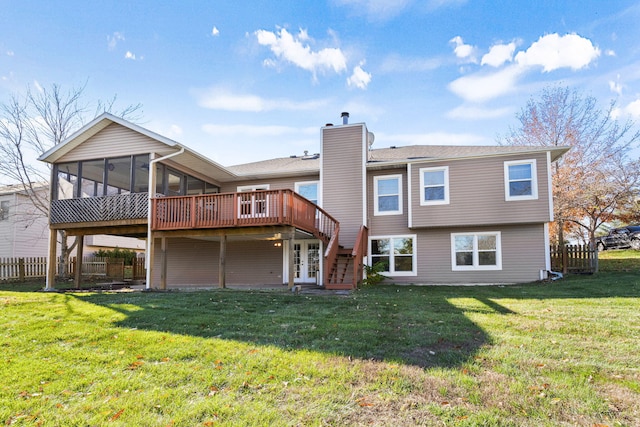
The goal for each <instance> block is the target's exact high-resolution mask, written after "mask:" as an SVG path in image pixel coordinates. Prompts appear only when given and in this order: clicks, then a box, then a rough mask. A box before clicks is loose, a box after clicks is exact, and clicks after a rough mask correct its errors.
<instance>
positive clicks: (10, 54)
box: [6, 50, 14, 56]
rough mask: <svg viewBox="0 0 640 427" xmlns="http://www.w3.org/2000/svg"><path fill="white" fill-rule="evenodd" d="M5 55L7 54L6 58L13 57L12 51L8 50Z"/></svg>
mask: <svg viewBox="0 0 640 427" xmlns="http://www.w3.org/2000/svg"><path fill="white" fill-rule="evenodd" d="M6 53H7V56H13V55H14V53H13V51H12V50H8V51H7V52H6Z"/></svg>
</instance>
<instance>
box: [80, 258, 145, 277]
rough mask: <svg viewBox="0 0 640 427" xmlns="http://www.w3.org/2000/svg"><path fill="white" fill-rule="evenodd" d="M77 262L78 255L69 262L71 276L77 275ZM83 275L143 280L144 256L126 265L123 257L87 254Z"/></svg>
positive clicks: (83, 259)
mask: <svg viewBox="0 0 640 427" xmlns="http://www.w3.org/2000/svg"><path fill="white" fill-rule="evenodd" d="M77 263H78V260H77V259H76V257H73V258H71V260H70V262H69V275H70V276H74V275H75V273H76V265H77ZM82 275H83V276H96V277H108V278H111V279H118V280H124V279H132V280H142V279H145V277H146V269H145V261H144V258H140V257H139V258H136V259H135V260H134V261H133V265H125V263H124V259H122V258H108V257H94V256H86V257H83V258H82Z"/></svg>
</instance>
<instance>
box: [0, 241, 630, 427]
mask: <svg viewBox="0 0 640 427" xmlns="http://www.w3.org/2000/svg"><path fill="white" fill-rule="evenodd" d="M602 255H603V256H602V257H601V262H600V270H601V273H599V274H596V275H592V276H589V275H585V276H569V277H568V278H566V279H563V280H561V281H556V282H550V283H535V284H528V285H518V286H504V287H400V286H389V285H381V286H376V287H370V288H367V289H364V290H361V291H357V292H355V293H353V294H352V295H349V296H336V295H332V296H329V295H307V294H300V295H292V294H290V293H288V292H286V291H235V290H215V291H199V292H167V293H139V292H118V293H90V292H82V293H71V292H68V293H43V292H33V290H35V289H38V287H41V284H31V285H22V284H20V285H2V287H0V322H1V324H2V331H1V334H0V347H1V349H2V351H1V352H0V363H1V364H2V369H0V422H2V423H4V424H5V425H12V426H14V425H29V426H32V425H39V426H60V425H65V426H86V425H91V426H102V425H105V426H131V425H140V426H142V425H144V426H217V425H229V426H231V425H232V426H241V425H251V426H253V425H270V426H271V425H283V426H298V425H304V426H321V425H349V426H351V425H389V426H403V425H447V426H558V425H567V426H569V425H571V426H574V425H578V426H637V425H640V408H638V405H637V402H639V401H640V370H639V368H638V367H639V366H640V254H639V253H638V252H635V251H607V252H605V253H603V254H602Z"/></svg>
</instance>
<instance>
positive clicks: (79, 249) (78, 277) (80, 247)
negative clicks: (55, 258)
mask: <svg viewBox="0 0 640 427" xmlns="http://www.w3.org/2000/svg"><path fill="white" fill-rule="evenodd" d="M83 253H84V236H83V235H79V236H76V271H75V276H74V278H73V284H74V286H75V287H76V289H80V282H81V281H82V258H83V257H84V254H83Z"/></svg>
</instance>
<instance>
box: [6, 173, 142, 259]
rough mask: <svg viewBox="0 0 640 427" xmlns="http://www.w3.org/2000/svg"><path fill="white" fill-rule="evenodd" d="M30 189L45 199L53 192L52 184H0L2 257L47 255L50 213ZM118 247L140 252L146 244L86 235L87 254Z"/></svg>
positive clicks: (119, 238)
mask: <svg viewBox="0 0 640 427" xmlns="http://www.w3.org/2000/svg"><path fill="white" fill-rule="evenodd" d="M31 191H34V192H36V193H38V195H39V196H40V198H42V199H45V200H46V199H48V197H49V193H50V190H49V184H48V183H37V184H34V186H33V190H25V189H24V187H23V186H22V185H20V184H14V185H5V186H0V258H28V257H46V256H47V255H48V248H49V243H48V239H49V220H48V215H47V213H46V212H42V210H40V209H38V208H37V206H36V204H35V203H34V201H33V198H32V195H31V194H30V192H31ZM70 243H73V240H71V242H70ZM115 247H119V248H123V249H125V248H126V249H131V250H135V251H137V252H141V251H143V250H144V248H145V242H144V241H143V240H139V239H132V238H130V237H121V236H107V235H92V236H87V238H86V239H85V249H86V251H85V253H86V254H89V253H91V252H94V251H97V250H100V249H106V250H110V249H113V248H115ZM58 250H59V245H58Z"/></svg>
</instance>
